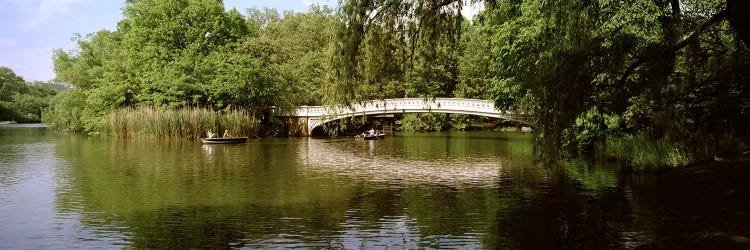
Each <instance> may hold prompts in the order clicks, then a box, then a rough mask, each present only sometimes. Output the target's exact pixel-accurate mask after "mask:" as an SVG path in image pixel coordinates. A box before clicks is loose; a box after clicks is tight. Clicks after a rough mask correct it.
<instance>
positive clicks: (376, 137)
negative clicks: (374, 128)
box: [362, 134, 385, 140]
mask: <svg viewBox="0 0 750 250" xmlns="http://www.w3.org/2000/svg"><path fill="white" fill-rule="evenodd" d="M362 138H364V139H365V140H382V139H383V138H385V134H376V135H370V134H368V135H365V136H363V137H362Z"/></svg>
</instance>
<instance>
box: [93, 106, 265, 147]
mask: <svg viewBox="0 0 750 250" xmlns="http://www.w3.org/2000/svg"><path fill="white" fill-rule="evenodd" d="M107 121H108V124H109V128H110V130H111V132H112V133H113V134H115V135H117V136H118V137H149V138H159V139H191V140H197V139H198V138H201V137H206V132H207V131H208V130H212V131H213V132H214V133H215V134H218V135H222V134H223V132H224V130H227V131H228V132H229V134H230V135H232V136H253V135H256V134H257V132H258V126H259V121H258V120H257V119H255V117H253V116H252V115H251V114H250V113H248V112H247V111H244V110H240V109H235V110H230V111H226V112H216V111H214V110H212V109H210V108H197V107H185V108H180V109H169V108H154V107H144V108H137V109H133V108H125V109H119V110H115V111H113V112H111V113H110V114H109V117H108V119H107Z"/></svg>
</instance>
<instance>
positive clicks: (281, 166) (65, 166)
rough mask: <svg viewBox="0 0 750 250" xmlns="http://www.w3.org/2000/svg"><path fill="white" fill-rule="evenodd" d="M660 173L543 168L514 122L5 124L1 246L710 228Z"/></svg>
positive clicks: (0, 150)
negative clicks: (151, 135)
mask: <svg viewBox="0 0 750 250" xmlns="http://www.w3.org/2000/svg"><path fill="white" fill-rule="evenodd" d="M655 182H656V177H655V176H654V175H649V174H643V175H634V174H623V173H620V171H619V168H618V167H617V166H613V165H608V164H597V165H596V166H595V167H594V166H592V165H590V164H588V163H586V162H583V161H580V162H573V163H571V164H570V165H569V166H567V167H565V168H549V167H543V166H541V165H538V164H535V163H534V161H533V146H532V137H531V136H530V135H528V134H520V133H516V132H493V131H480V132H441V133H397V134H395V135H392V136H391V135H389V136H388V137H387V138H385V139H383V140H376V141H363V140H355V139H352V138H342V137H338V138H269V139H251V140H249V141H248V143H247V144H242V145H201V144H200V143H199V142H189V141H155V140H147V139H121V138H112V137H103V136H82V135H69V134H61V133H55V132H52V131H50V130H48V129H47V128H45V127H43V126H37V125H13V126H2V127H0V215H2V216H0V249H49V248H84V249H89V248H177V249H184V248H345V249H362V248H364V249H383V248H389V249H394V248H395V249H404V248H406V249H414V248H462V249H486V248H489V249H495V248H574V249H580V248H597V249H612V248H625V249H627V248H635V247H639V246H643V245H646V244H653V243H654V242H663V241H666V242H680V241H681V240H682V238H681V237H684V235H690V234H688V233H686V232H695V231H696V230H698V231H699V230H701V229H700V228H705V227H703V226H696V225H695V223H694V222H695V221H692V222H691V221H690V218H695V215H694V214H677V215H675V214H674V209H673V208H672V207H673V206H671V205H670V204H665V203H664V202H662V199H661V194H660V193H659V192H658V191H657V190H656V187H657V186H656V184H655ZM706 227H708V226H706Z"/></svg>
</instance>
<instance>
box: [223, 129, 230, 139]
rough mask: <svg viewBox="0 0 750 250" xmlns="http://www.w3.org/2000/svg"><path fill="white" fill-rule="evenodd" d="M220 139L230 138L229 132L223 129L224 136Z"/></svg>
mask: <svg viewBox="0 0 750 250" xmlns="http://www.w3.org/2000/svg"><path fill="white" fill-rule="evenodd" d="M221 137H224V138H229V137H231V136H230V135H229V130H226V129H225V130H224V135H222V136H221Z"/></svg>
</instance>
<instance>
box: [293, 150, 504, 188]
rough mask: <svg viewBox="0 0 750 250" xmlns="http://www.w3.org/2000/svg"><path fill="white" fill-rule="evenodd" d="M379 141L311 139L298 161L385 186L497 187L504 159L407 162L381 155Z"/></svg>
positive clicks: (321, 169)
mask: <svg viewBox="0 0 750 250" xmlns="http://www.w3.org/2000/svg"><path fill="white" fill-rule="evenodd" d="M379 143H383V142H379V141H355V140H339V141H326V140H319V139H309V140H308V141H307V147H304V146H302V147H300V149H299V154H298V157H299V162H300V163H303V164H305V165H306V166H307V170H312V171H315V172H329V173H334V174H337V175H341V176H346V177H350V178H353V179H355V180H364V181H368V182H375V183H380V184H386V185H394V184H395V185H401V186H403V185H407V184H408V185H411V184H431V185H441V186H454V187H459V186H483V187H487V186H496V185H498V178H499V177H500V175H501V170H502V166H503V164H502V162H503V161H502V160H500V159H497V158H465V159H429V160H427V159H408V158H405V157H398V156H393V155H389V154H383V153H382V152H380V149H381V148H380V147H379V145H378V144H379Z"/></svg>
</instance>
